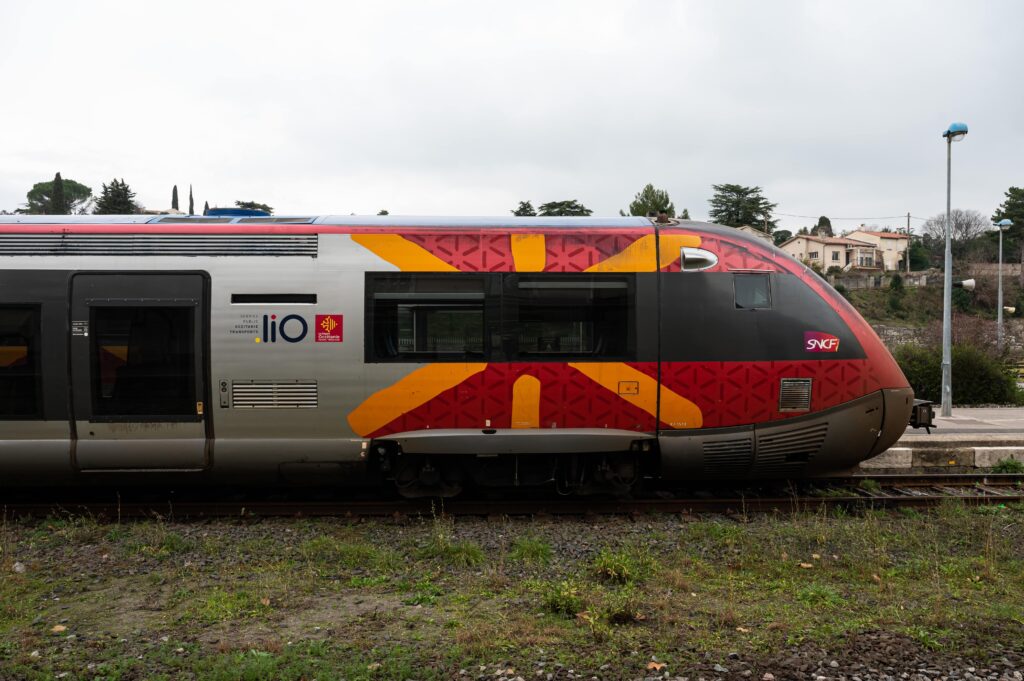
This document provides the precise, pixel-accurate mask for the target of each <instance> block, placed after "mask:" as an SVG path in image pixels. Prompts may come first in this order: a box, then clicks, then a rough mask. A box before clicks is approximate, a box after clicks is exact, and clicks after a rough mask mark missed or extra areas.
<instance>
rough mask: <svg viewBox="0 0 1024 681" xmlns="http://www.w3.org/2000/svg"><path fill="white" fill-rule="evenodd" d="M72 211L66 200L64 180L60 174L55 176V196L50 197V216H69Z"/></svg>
mask: <svg viewBox="0 0 1024 681" xmlns="http://www.w3.org/2000/svg"><path fill="white" fill-rule="evenodd" d="M70 210H71V206H70V205H69V204H68V201H67V199H66V198H64V180H62V179H61V177H60V173H57V174H56V175H54V176H53V196H52V197H50V210H48V211H46V212H47V213H49V214H50V215H67V214H68V213H69V212H70Z"/></svg>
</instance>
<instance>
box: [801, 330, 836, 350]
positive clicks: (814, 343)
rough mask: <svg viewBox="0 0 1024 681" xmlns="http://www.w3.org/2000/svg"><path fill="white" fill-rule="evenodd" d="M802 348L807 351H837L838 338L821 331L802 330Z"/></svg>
mask: <svg viewBox="0 0 1024 681" xmlns="http://www.w3.org/2000/svg"><path fill="white" fill-rule="evenodd" d="M804 350H806V351H807V352H839V339H838V338H837V337H835V336H833V335H832V334H829V333H822V332H821V331H804Z"/></svg>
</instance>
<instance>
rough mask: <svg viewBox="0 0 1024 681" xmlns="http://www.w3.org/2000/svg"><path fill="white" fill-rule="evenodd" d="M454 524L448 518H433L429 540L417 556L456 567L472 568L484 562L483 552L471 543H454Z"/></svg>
mask: <svg viewBox="0 0 1024 681" xmlns="http://www.w3.org/2000/svg"><path fill="white" fill-rule="evenodd" d="M454 535H455V524H454V522H453V521H452V520H451V519H450V518H445V517H443V516H442V517H436V518H434V522H433V527H432V531H431V533H430V538H429V539H428V541H427V544H426V546H424V547H423V548H421V549H420V550H419V551H418V552H417V555H418V557H419V558H422V559H428V560H440V561H442V562H444V563H448V564H450V565H455V566H457V567H473V566H474V565H479V564H480V563H482V562H484V552H483V549H481V548H480V547H479V546H478V545H477V544H475V543H473V542H471V541H455V538H454Z"/></svg>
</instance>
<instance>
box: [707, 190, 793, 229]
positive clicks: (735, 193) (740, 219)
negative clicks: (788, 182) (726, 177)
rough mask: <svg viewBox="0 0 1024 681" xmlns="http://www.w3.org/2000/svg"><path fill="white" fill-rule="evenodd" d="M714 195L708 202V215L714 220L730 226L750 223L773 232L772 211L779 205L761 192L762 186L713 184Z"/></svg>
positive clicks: (774, 225)
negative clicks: (709, 208)
mask: <svg viewBox="0 0 1024 681" xmlns="http://www.w3.org/2000/svg"><path fill="white" fill-rule="evenodd" d="M711 188H712V189H714V190H715V194H714V196H712V197H711V199H710V201H708V203H710V204H711V210H710V211H708V215H709V216H710V217H711V221H712V222H717V223H718V224H720V225H728V226H730V227H742V226H743V225H750V226H752V227H756V228H757V229H760V230H763V231H765V232H767V233H768V234H771V233H772V231H773V230H774V229H775V227H776V222H777V221H776V220H775V219H774V218H773V217H772V211H773V210H775V207H776V206H777V205H778V204H776V203H771V202H770V201H768V199H766V198H765V197H764V195H763V194H761V188H760V187H743V186H741V185H738V184H713V185H711Z"/></svg>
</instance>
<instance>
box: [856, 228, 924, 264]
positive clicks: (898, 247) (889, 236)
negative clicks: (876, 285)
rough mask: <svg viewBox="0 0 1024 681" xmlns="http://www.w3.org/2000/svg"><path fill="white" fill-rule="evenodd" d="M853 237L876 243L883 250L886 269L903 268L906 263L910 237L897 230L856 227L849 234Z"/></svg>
mask: <svg viewBox="0 0 1024 681" xmlns="http://www.w3.org/2000/svg"><path fill="white" fill-rule="evenodd" d="M846 236H848V237H849V238H851V239H856V240H857V241H866V242H868V243H871V244H874V245H875V248H877V249H878V250H879V251H881V252H882V261H883V262H884V264H885V269H886V270H898V269H901V267H900V265H901V263H903V267H904V268H905V267H906V265H905V263H906V260H905V258H906V256H907V247H908V246H909V244H910V237H909V236H907V235H906V234H899V233H897V232H872V231H870V230H866V229H856V230H854V231H852V232H850V233H849V234H847V235H846Z"/></svg>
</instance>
